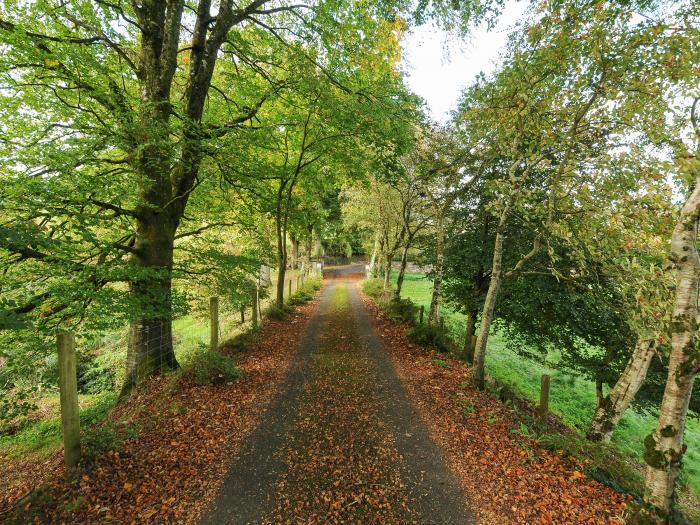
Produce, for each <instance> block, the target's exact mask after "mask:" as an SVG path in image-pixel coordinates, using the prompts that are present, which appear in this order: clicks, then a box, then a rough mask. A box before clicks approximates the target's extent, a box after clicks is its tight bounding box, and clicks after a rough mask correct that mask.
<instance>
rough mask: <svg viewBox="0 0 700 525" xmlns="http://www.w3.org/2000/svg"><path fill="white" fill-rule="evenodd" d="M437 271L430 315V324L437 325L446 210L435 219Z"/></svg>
mask: <svg viewBox="0 0 700 525" xmlns="http://www.w3.org/2000/svg"><path fill="white" fill-rule="evenodd" d="M435 219H436V220H435V269H434V272H433V273H434V276H433V292H432V296H431V298H430V313H429V314H428V323H429V324H431V325H437V324H438V323H439V322H440V298H441V294H442V272H443V268H444V266H445V217H444V210H442V209H441V210H438V212H437V213H436V217H435Z"/></svg>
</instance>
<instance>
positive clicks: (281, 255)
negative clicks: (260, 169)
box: [275, 185, 287, 308]
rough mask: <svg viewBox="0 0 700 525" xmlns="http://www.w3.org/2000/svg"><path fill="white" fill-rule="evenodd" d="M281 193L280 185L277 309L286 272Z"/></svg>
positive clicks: (277, 220)
mask: <svg viewBox="0 0 700 525" xmlns="http://www.w3.org/2000/svg"><path fill="white" fill-rule="evenodd" d="M282 191H283V187H282V186H281V185H280V191H279V194H278V204H277V213H276V215H275V229H276V232H277V295H276V297H275V305H276V306H277V308H283V307H284V281H285V277H286V272H287V235H286V231H285V227H284V224H283V222H284V216H283V213H282Z"/></svg>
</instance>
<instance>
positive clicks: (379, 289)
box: [362, 278, 384, 299]
mask: <svg viewBox="0 0 700 525" xmlns="http://www.w3.org/2000/svg"><path fill="white" fill-rule="evenodd" d="M362 291H363V292H365V294H367V295H369V296H370V297H372V298H373V299H380V298H382V297H383V296H384V282H383V281H382V280H381V279H375V278H372V279H365V280H364V281H362Z"/></svg>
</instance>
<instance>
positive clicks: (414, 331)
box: [406, 323, 452, 353]
mask: <svg viewBox="0 0 700 525" xmlns="http://www.w3.org/2000/svg"><path fill="white" fill-rule="evenodd" d="M406 336H407V337H408V340H409V341H411V342H412V343H414V344H417V345H419V346H423V347H426V348H432V349H434V350H437V351H438V352H444V353H447V352H449V351H450V350H451V349H452V342H451V341H450V338H449V334H448V333H447V332H446V331H445V330H444V329H442V328H441V327H440V326H436V325H431V324H428V323H423V324H417V325H415V326H413V327H412V328H410V329H409V330H408V331H407V332H406Z"/></svg>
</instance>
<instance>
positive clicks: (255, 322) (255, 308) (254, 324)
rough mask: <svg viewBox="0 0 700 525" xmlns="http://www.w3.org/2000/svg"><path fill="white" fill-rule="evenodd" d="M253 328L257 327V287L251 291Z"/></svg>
mask: <svg viewBox="0 0 700 525" xmlns="http://www.w3.org/2000/svg"><path fill="white" fill-rule="evenodd" d="M252 295H253V326H258V287H257V285H256V286H255V288H254V289H253V294H252Z"/></svg>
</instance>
